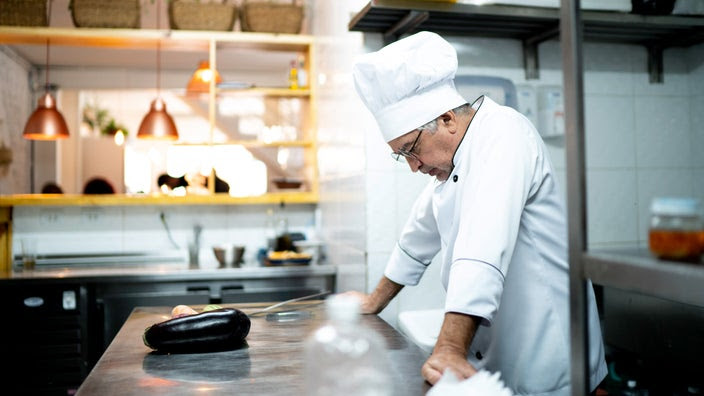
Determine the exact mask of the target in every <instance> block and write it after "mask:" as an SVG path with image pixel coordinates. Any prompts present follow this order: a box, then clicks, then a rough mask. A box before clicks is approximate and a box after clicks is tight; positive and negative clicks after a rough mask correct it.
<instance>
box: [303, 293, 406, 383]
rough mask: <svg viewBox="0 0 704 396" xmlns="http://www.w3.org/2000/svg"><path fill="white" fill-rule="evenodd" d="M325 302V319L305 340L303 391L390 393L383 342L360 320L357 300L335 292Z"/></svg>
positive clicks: (386, 358) (389, 380)
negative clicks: (304, 385) (326, 317)
mask: <svg viewBox="0 0 704 396" xmlns="http://www.w3.org/2000/svg"><path fill="white" fill-rule="evenodd" d="M325 305H326V312H327V316H328V322H327V323H325V324H324V325H323V326H321V327H320V328H318V329H317V330H316V331H315V332H313V334H312V335H311V336H309V338H308V339H307V340H306V343H305V362H306V364H305V380H306V381H305V383H306V395H312V396H317V395H326V396H329V395H355V396H382V395H391V393H392V387H391V375H390V365H389V359H388V355H387V352H386V345H385V344H384V341H383V339H382V338H381V336H380V335H379V334H377V333H376V332H374V331H373V330H372V329H370V328H367V327H365V326H363V325H362V324H360V323H359V316H360V314H359V309H360V308H359V300H357V299H356V298H354V297H349V296H344V295H336V296H332V297H330V298H328V299H327V300H326V304H325Z"/></svg>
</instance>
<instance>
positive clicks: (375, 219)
mask: <svg viewBox="0 0 704 396" xmlns="http://www.w3.org/2000/svg"><path fill="white" fill-rule="evenodd" d="M389 160H391V159H390V158H389ZM396 179H397V175H396V173H395V172H379V171H370V172H368V173H367V188H366V190H367V191H368V192H369V194H367V199H366V201H367V205H366V216H367V223H366V224H367V250H368V251H369V252H370V253H372V252H390V251H391V249H393V247H394V245H395V243H396V239H397V237H398V232H397V231H396V213H397V211H398V206H397V205H395V199H396V197H397V194H396V185H397V183H396Z"/></svg>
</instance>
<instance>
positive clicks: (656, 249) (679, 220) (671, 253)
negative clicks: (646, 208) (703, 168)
mask: <svg viewBox="0 0 704 396" xmlns="http://www.w3.org/2000/svg"><path fill="white" fill-rule="evenodd" d="M702 219H703V217H702V206H701V202H700V201H699V200H698V199H695V198H680V197H661V198H654V199H653V201H652V202H651V205H650V229H649V233H648V245H649V247H650V251H651V252H652V253H653V254H654V255H655V256H657V257H658V258H661V259H665V260H676V261H690V262H699V260H700V257H701V254H702V252H703V251H704V246H703V244H702V239H703V238H702V235H703V232H704V227H702Z"/></svg>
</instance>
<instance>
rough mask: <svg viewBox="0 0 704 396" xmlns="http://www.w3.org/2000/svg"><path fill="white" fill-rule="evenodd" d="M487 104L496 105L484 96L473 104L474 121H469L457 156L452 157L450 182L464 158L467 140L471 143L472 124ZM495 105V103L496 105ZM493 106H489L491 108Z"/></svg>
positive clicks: (456, 153) (456, 150) (456, 152)
mask: <svg viewBox="0 0 704 396" xmlns="http://www.w3.org/2000/svg"><path fill="white" fill-rule="evenodd" d="M485 101H486V102H487V103H494V102H493V101H492V100H491V99H490V98H488V97H486V96H484V95H482V96H480V97H479V98H477V99H476V100H475V101H474V102H472V108H473V109H474V115H473V116H472V119H471V120H469V124H467V129H466V130H465V132H464V136H462V140H460V144H458V145H457V148H456V149H455V154H454V155H453V156H452V172H450V177H448V180H450V179H451V178H452V176H453V174H454V173H455V169H456V168H457V164H458V163H459V162H460V161H461V160H462V158H464V156H463V155H462V153H463V152H464V150H465V149H464V147H465V146H467V145H465V144H464V142H465V139H466V140H467V141H469V138H467V135H469V128H470V127H471V126H472V123H473V122H474V120H476V119H477V117H478V116H479V109H481V107H482V105H483V104H484V102H485ZM494 104H495V103H494ZM490 106H491V105H489V106H487V107H490ZM482 114H484V113H482Z"/></svg>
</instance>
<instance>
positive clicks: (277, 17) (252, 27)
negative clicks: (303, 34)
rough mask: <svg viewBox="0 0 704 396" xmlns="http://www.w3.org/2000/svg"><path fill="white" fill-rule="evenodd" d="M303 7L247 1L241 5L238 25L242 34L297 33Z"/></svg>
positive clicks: (299, 29) (294, 4)
mask: <svg viewBox="0 0 704 396" xmlns="http://www.w3.org/2000/svg"><path fill="white" fill-rule="evenodd" d="M302 21H303V6H300V5H297V4H296V3H295V0H294V1H293V2H292V3H290V4H286V3H277V2H273V1H248V0H245V2H244V3H243V4H242V8H241V10H240V23H241V24H242V31H243V32H266V33H299V32H300V31H301V23H302Z"/></svg>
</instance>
